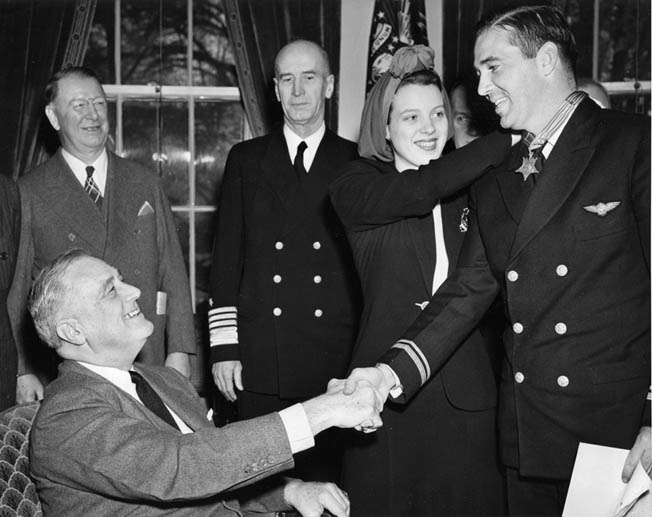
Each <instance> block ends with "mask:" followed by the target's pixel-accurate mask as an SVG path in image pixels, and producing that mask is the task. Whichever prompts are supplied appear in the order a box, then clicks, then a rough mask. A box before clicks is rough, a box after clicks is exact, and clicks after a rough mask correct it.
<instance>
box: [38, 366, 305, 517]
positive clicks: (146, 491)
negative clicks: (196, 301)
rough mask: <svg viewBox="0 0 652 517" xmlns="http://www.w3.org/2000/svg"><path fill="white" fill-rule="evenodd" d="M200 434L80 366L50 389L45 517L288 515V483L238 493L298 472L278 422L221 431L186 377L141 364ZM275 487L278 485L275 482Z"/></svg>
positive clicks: (41, 462) (42, 466) (41, 461)
mask: <svg viewBox="0 0 652 517" xmlns="http://www.w3.org/2000/svg"><path fill="white" fill-rule="evenodd" d="M134 368H135V369H136V370H137V371H138V372H139V373H141V375H142V376H143V377H144V378H145V379H146V380H147V381H148V382H149V384H150V385H151V386H152V387H153V388H154V390H155V391H156V392H157V393H158V394H159V395H160V397H161V399H162V400H163V402H164V403H165V404H166V405H167V406H168V407H169V408H170V409H171V410H172V411H174V412H175V413H176V414H177V415H178V416H179V417H180V418H181V420H183V421H184V422H185V423H186V424H187V425H188V427H190V428H191V429H192V430H193V432H192V433H189V434H182V433H181V432H180V431H179V430H178V429H174V428H172V427H171V426H170V425H169V424H167V423H165V422H164V421H163V420H161V419H160V418H159V417H158V416H157V415H156V414H154V413H153V412H151V411H150V410H149V409H147V408H146V407H145V406H144V405H143V404H141V403H140V402H139V401H137V400H136V399H135V398H133V397H132V396H131V395H129V394H128V393H126V392H124V391H123V390H121V389H120V388H118V387H117V386H116V385H114V384H113V383H111V382H110V381H108V380H106V379H105V378H104V377H102V376H100V375H98V374H96V373H94V372H92V371H91V370H89V369H88V368H86V367H84V366H82V365H81V364H79V363H76V362H74V361H63V362H62V363H61V365H60V366H59V376H58V378H57V379H56V380H54V381H53V382H52V383H50V384H49V385H48V386H47V387H46V389H45V397H44V400H43V402H42V404H41V407H40V409H39V412H38V414H37V415H36V419H35V421H34V424H33V426H32V430H31V435H30V470H31V474H32V477H33V479H34V481H35V483H36V487H37V491H38V494H39V498H40V500H41V502H42V504H43V510H44V512H45V513H46V515H70V516H74V515H79V516H85V515H127V514H129V515H134V516H136V515H141V516H148V517H149V516H157V515H175V516H184V515H187V516H196V515H211V516H213V515H216V516H227V515H229V516H235V515H242V514H241V513H239V511H238V510H241V506H240V504H241V503H242V506H243V508H242V510H243V511H247V512H254V513H257V512H261V513H267V512H270V513H271V512H272V511H275V510H284V509H287V504H285V503H284V502H283V494H282V492H283V489H282V487H281V486H280V484H281V481H280V480H279V481H278V482H275V483H273V484H269V485H266V486H265V489H264V490H261V491H256V490H254V487H252V489H251V490H252V491H251V492H248V494H247V495H248V496H249V497H255V499H251V500H247V501H246V502H244V501H242V500H241V501H240V502H238V500H237V498H238V496H239V495H240V494H239V493H238V492H237V491H236V490H237V489H239V488H242V487H245V486H247V485H251V484H252V483H255V482H258V481H260V480H261V479H264V478H266V477H269V476H271V475H272V474H275V473H277V472H280V471H282V470H285V469H288V468H291V467H292V466H293V465H294V461H293V459H292V453H291V450H290V444H289V442H288V439H287V434H286V432H285V428H284V426H283V423H282V421H281V418H280V417H279V415H278V413H273V414H270V415H267V416H264V417H259V418H256V419H252V420H248V421H246V422H237V423H234V424H230V425H228V426H225V427H222V428H215V426H214V425H213V422H212V421H211V420H209V419H208V418H207V415H206V408H205V406H204V404H203V403H202V402H201V400H200V399H199V397H198V396H197V392H196V391H195V390H194V388H193V386H192V384H190V382H189V381H188V380H187V379H185V378H184V377H183V375H181V374H180V373H179V372H177V371H175V370H173V369H171V368H165V367H157V366H148V365H143V364H139V363H136V364H135V365H134ZM270 481H271V480H270Z"/></svg>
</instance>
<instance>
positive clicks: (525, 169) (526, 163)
mask: <svg viewBox="0 0 652 517" xmlns="http://www.w3.org/2000/svg"><path fill="white" fill-rule="evenodd" d="M536 162H537V157H536V156H533V153H532V152H530V156H528V157H527V158H526V157H523V163H522V164H521V166H520V167H519V168H518V169H516V172H520V173H521V174H522V175H523V181H527V179H528V177H529V176H530V174H539V171H538V170H537V168H536V165H535V164H536Z"/></svg>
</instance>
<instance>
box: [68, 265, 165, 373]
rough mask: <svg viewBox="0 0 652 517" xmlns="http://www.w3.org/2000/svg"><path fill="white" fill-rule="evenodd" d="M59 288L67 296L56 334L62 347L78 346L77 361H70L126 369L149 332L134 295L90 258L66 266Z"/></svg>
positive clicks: (136, 293) (110, 271)
mask: <svg viewBox="0 0 652 517" xmlns="http://www.w3.org/2000/svg"><path fill="white" fill-rule="evenodd" d="M63 282H64V284H65V285H68V286H69V293H68V294H67V303H66V305H65V307H64V309H63V310H62V320H61V323H60V324H59V325H60V326H59V327H58V329H59V333H60V336H61V337H62V339H64V341H68V342H73V343H74V344H75V345H81V347H80V348H79V350H78V352H79V353H81V354H82V355H77V356H76V357H73V358H77V359H80V360H86V361H87V362H90V363H92V364H97V365H100V366H113V367H116V368H123V369H128V368H129V367H131V364H132V363H133V361H134V359H135V358H136V356H137V355H138V353H139V352H140V350H141V348H142V347H143V345H144V344H145V341H146V340H147V338H148V337H149V336H150V335H151V333H152V331H153V329H154V326H153V325H152V323H151V322H150V321H148V320H147V319H145V317H144V316H143V314H142V313H141V312H140V309H139V308H138V303H136V300H138V297H139V296H140V290H139V289H138V288H136V287H134V286H132V285H129V284H126V283H124V282H123V281H122V279H121V277H120V274H119V273H118V271H117V270H116V269H115V268H113V267H111V266H109V265H108V264H106V263H105V262H103V261H101V260H98V259H96V258H93V257H83V258H81V259H79V260H77V261H75V262H74V263H72V264H71V265H70V266H69V267H68V269H67V270H66V272H65V274H64V278H63ZM75 348H76V347H72V350H75Z"/></svg>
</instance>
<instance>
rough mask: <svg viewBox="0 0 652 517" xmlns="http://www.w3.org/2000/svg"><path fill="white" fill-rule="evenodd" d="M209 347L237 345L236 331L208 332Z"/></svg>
mask: <svg viewBox="0 0 652 517" xmlns="http://www.w3.org/2000/svg"><path fill="white" fill-rule="evenodd" d="M210 342H211V346H218V345H237V344H238V330H237V329H236V328H230V329H227V330H224V329H214V330H211V331H210Z"/></svg>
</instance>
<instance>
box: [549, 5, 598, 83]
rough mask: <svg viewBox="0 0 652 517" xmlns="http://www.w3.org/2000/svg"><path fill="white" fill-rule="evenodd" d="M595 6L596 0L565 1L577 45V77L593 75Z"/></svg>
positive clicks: (565, 9) (565, 10)
mask: <svg viewBox="0 0 652 517" xmlns="http://www.w3.org/2000/svg"><path fill="white" fill-rule="evenodd" d="M557 5H558V6H559V2H557ZM593 7H594V0H571V1H570V2H564V14H565V15H566V20H567V21H568V24H569V25H570V28H571V31H572V32H573V36H574V37H575V43H576V45H577V53H578V56H577V66H576V72H577V77H592V76H593V70H592V68H593Z"/></svg>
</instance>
